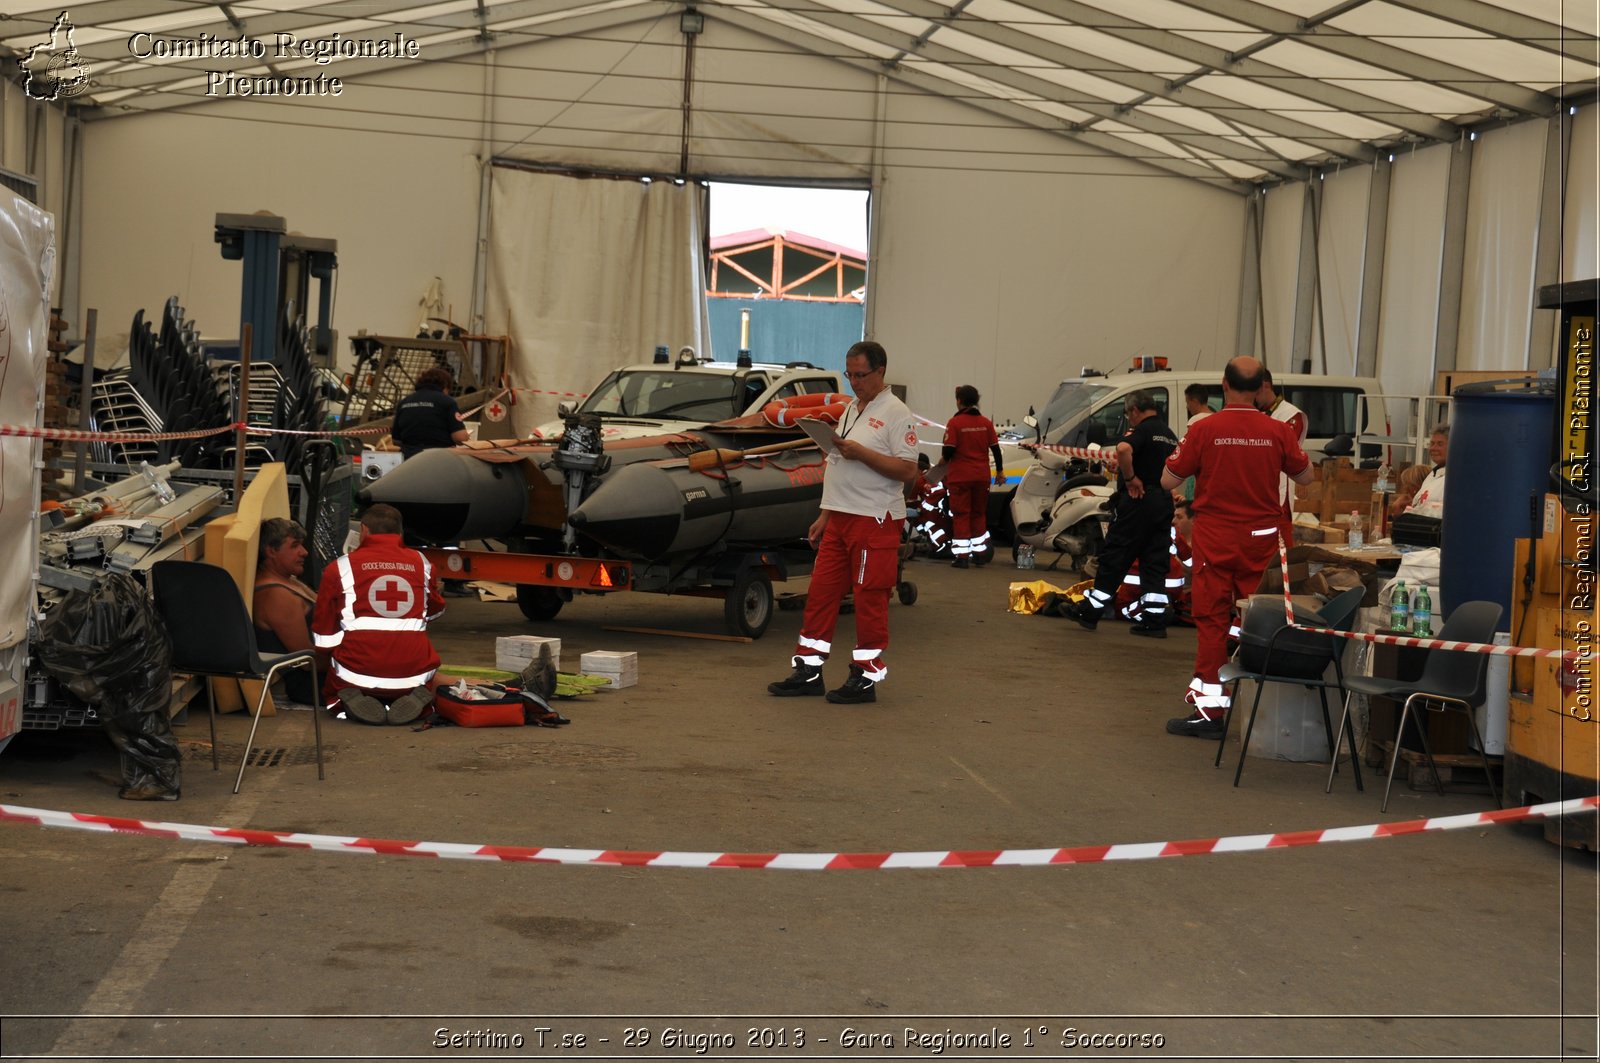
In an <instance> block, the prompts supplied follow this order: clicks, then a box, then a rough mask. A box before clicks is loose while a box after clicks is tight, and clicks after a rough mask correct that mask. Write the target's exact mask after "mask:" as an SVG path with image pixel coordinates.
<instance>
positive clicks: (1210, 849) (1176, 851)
mask: <svg viewBox="0 0 1600 1063" xmlns="http://www.w3.org/2000/svg"><path fill="white" fill-rule="evenodd" d="M1595 808H1600V797H1575V798H1572V799H1570V800H1567V801H1553V802H1548V803H1546V804H1542V805H1527V806H1524V807H1521V808H1506V809H1500V810H1497V811H1493V812H1469V813H1466V814H1464V815H1459V816H1437V817H1434V818H1431V819H1413V820H1406V821H1404V822H1400V823H1368V824H1365V825H1363V826H1358V827H1327V828H1324V829H1322V830H1307V831H1293V832H1289V833H1282V834H1242V835H1234V836H1232V837H1228V838H1195V839H1190V840H1188V841H1177V842H1134V843H1131V844H1122V845H1082V846H1075V847H1070V848H1060V849H988V850H971V849H968V850H959V849H952V850H945V851H939V852H905V853H709V852H707V853H702V852H675V851H671V850H656V851H640V850H629V849H564V848H553V847H548V846H521V845H472V844H465V843H458V842H420V841H385V840H381V839H375V838H340V837H335V836H332V835H326V834H300V833H292V832H280V831H266V830H249V829H245V828H236V827H202V826H196V825H194V824H191V823H159V822H145V821H143V820H137V819H125V818H123V817H120V816H92V815H87V814H85V813H81V812H54V811H51V810H48V809H42V808H24V807H20V806H17V805H0V822H6V823H24V824H35V825H38V826H41V827H68V828H72V829H76V830H88V831H97V832H103V833H113V834H144V835H150V836H153V837H161V838H174V839H178V840H181V841H195V842H222V843H224V844H227V845H259V846H269V847H272V848H279V849H315V850H318V851H320V852H332V853H361V854H367V855H377V854H383V855H386V856H426V857H433V858H435V859H440V860H495V861H501V862H503V863H523V864H583V865H588V866H591V867H716V868H723V867H738V868H750V869H766V870H773V871H778V870H784V871H848V870H858V871H859V870H878V869H882V870H889V869H894V868H924V869H934V868H948V867H1048V866H1052V865H1057V864H1099V863H1110V862H1112V861H1118V860H1153V859H1156V858H1158V857H1168V856H1213V855H1216V854H1219V853H1247V852H1259V851H1262V850H1267V849H1292V848H1298V847H1300V846H1304V845H1324V844H1327V843H1330V842H1355V841H1367V840H1369V839H1373V838H1392V837H1395V836H1398V835H1402V834H1425V833H1427V832H1429V831H1446V830H1466V829H1469V828H1472V827H1484V826H1492V825H1494V824H1498V823H1519V822H1524V821H1527V820H1535V819H1549V818H1555V817H1558V816H1569V815H1573V814H1575V813H1579V812H1584V811H1587V810H1592V809H1595Z"/></svg>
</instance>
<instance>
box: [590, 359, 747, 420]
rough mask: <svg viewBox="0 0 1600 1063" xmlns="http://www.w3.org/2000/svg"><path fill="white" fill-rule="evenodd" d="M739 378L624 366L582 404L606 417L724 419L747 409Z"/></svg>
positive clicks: (606, 379)
mask: <svg viewBox="0 0 1600 1063" xmlns="http://www.w3.org/2000/svg"><path fill="white" fill-rule="evenodd" d="M742 394H743V380H742V379H740V378H738V377H730V376H722V375H712V374H709V373H687V372H683V371H681V370H671V369H662V370H653V369H622V370H619V371H617V372H615V373H612V374H611V375H610V376H608V377H606V378H605V379H604V380H603V381H601V382H600V386H599V387H597V388H595V389H594V391H593V393H591V394H590V396H589V397H588V398H587V399H585V400H584V403H583V405H582V406H581V407H579V412H580V413H595V414H599V415H600V416H602V417H667V418H671V419H673V420H677V421H721V420H724V419H725V418H728V417H734V416H736V415H738V414H739V413H742V412H743V410H742V409H741V408H740V407H739V405H738V402H737V401H736V400H737V399H738V398H739V397H740V396H741V395H742Z"/></svg>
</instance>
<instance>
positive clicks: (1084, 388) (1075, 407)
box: [1007, 380, 1117, 442]
mask: <svg viewBox="0 0 1600 1063" xmlns="http://www.w3.org/2000/svg"><path fill="white" fill-rule="evenodd" d="M1116 390H1117V389H1116V388H1114V387H1111V386H1109V385H1107V384H1096V383H1091V382H1090V381H1088V380H1063V381H1062V382H1061V386H1060V387H1058V388H1056V393H1055V394H1054V395H1051V396H1050V401H1049V402H1047V403H1045V404H1044V409H1042V410H1040V411H1039V412H1038V413H1036V414H1034V415H1033V416H1034V419H1035V420H1037V421H1038V422H1039V430H1040V431H1041V432H1043V433H1044V439H1045V441H1046V442H1051V441H1052V440H1053V437H1055V436H1057V435H1059V434H1060V433H1061V429H1062V427H1063V426H1065V425H1068V424H1076V423H1077V422H1078V421H1081V420H1083V418H1084V416H1085V415H1086V414H1087V413H1088V412H1089V410H1090V409H1092V408H1093V407H1094V406H1095V404H1097V403H1098V402H1099V401H1100V400H1101V399H1103V398H1105V397H1106V396H1107V395H1110V394H1111V393H1112V392H1114V391H1116ZM1013 434H1014V436H1015V438H1014V439H1013V440H1011V441H1013V442H1014V441H1016V440H1022V441H1024V442H1025V441H1027V440H1030V439H1032V438H1033V434H1032V432H1030V431H1029V430H1028V429H1027V428H1026V427H1020V428H1018V429H1015V430H1014V433H1012V432H1008V433H1007V435H1013Z"/></svg>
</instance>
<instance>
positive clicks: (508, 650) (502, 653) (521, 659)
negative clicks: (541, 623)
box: [494, 635, 561, 672]
mask: <svg viewBox="0 0 1600 1063" xmlns="http://www.w3.org/2000/svg"><path fill="white" fill-rule="evenodd" d="M546 644H548V645H549V646H550V660H551V663H553V664H554V665H555V666H556V669H557V670H558V671H559V670H560V668H561V640H560V639H554V638H546V637H545V636H543V635H502V636H500V637H499V638H497V639H495V640H494V666H495V667H496V668H498V669H500V670H501V671H502V672H520V671H522V670H523V669H524V668H526V667H528V665H530V664H532V663H533V662H534V661H537V660H538V659H539V647H540V646H543V645H546Z"/></svg>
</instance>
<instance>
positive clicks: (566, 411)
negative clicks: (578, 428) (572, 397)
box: [556, 401, 578, 420]
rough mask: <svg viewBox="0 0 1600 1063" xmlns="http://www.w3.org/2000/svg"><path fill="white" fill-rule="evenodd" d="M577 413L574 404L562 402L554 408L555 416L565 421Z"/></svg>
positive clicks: (575, 404)
mask: <svg viewBox="0 0 1600 1063" xmlns="http://www.w3.org/2000/svg"><path fill="white" fill-rule="evenodd" d="M577 412H578V405H577V403H575V402H570V401H569V402H563V403H561V404H560V405H558V406H557V407H556V416H557V417H560V418H561V419H562V420H566V419H567V418H568V417H571V416H572V415H573V414H574V413H577Z"/></svg>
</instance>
